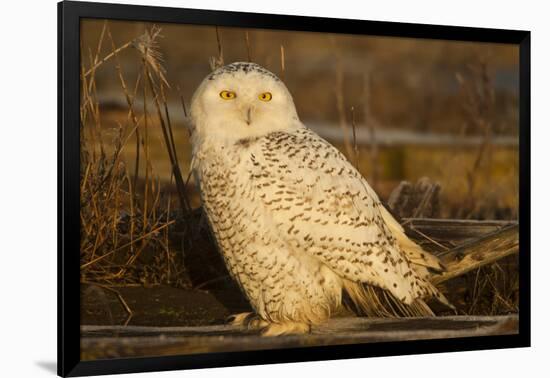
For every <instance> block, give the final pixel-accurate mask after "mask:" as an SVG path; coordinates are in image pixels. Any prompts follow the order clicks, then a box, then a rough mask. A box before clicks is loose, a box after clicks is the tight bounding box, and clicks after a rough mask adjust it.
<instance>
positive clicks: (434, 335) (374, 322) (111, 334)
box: [81, 315, 518, 359]
mask: <svg viewBox="0 0 550 378" xmlns="http://www.w3.org/2000/svg"><path fill="white" fill-rule="evenodd" d="M517 332H518V316H517V315H509V316H450V317H434V318H392V319H378V318H377V319H373V318H362V317H346V318H334V319H331V320H330V321H329V322H328V323H326V324H324V325H321V326H318V327H315V328H314V329H313V330H312V332H311V334H308V335H299V336H297V335H289V336H281V337H274V338H266V337H262V336H260V335H259V334H258V332H256V331H250V330H247V329H245V328H242V327H235V326H231V325H213V326H204V327H138V326H127V327H123V326H82V327H81V336H82V339H81V351H82V358H83V359H92V358H93V359H95V358H114V357H125V356H151V355H156V356H158V355H177V354H192V353H206V352H228V351H242V350H261V349H278V348H290V347H300V346H315V345H338V344H356V343H373V342H384V341H404V340H421V339H440V338H457V337H471V336H487V335H504V334H514V333H517Z"/></svg>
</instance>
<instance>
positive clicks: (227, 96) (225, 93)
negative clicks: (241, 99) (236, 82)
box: [220, 91, 237, 100]
mask: <svg viewBox="0 0 550 378" xmlns="http://www.w3.org/2000/svg"><path fill="white" fill-rule="evenodd" d="M220 97H221V98H223V99H224V100H233V99H235V98H236V97H237V94H236V93H235V92H232V91H221V92H220Z"/></svg>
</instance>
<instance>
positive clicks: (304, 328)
mask: <svg viewBox="0 0 550 378" xmlns="http://www.w3.org/2000/svg"><path fill="white" fill-rule="evenodd" d="M310 331H311V326H310V325H309V324H306V323H297V322H292V323H291V322H287V323H269V324H268V325H267V327H265V328H264V329H263V330H262V336H281V335H296V334H304V333H309V332H310Z"/></svg>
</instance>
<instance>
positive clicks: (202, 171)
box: [198, 144, 342, 323]
mask: <svg viewBox="0 0 550 378" xmlns="http://www.w3.org/2000/svg"><path fill="white" fill-rule="evenodd" d="M255 147H256V149H254V146H250V145H249V144H244V145H243V144H236V145H234V146H230V147H227V146H224V148H223V149H222V148H219V149H216V150H214V149H213V150H210V151H206V152H203V153H201V154H199V161H200V163H199V166H198V174H199V180H200V189H201V195H202V200H203V206H204V209H205V211H206V214H207V216H208V220H209V223H210V226H211V229H212V231H213V233H214V235H215V238H216V241H217V243H218V247H219V249H220V252H221V254H222V256H223V258H224V260H225V262H226V265H227V267H228V269H229V271H230V273H231V275H232V276H233V278H234V279H235V280H236V281H237V282H238V283H239V285H240V286H241V288H242V290H243V292H244V293H245V295H246V296H247V297H248V299H249V301H250V303H251V304H252V306H253V307H254V309H255V310H256V312H257V313H259V314H260V315H261V316H262V317H264V318H265V319H271V320H273V321H280V320H284V319H285V318H296V316H299V317H303V320H304V321H307V322H310V323H317V322H321V321H323V320H324V319H326V318H327V317H328V316H329V314H330V312H331V311H333V310H334V308H335V307H337V306H338V304H339V301H340V299H341V298H340V295H341V285H342V284H341V282H340V279H339V278H338V276H337V275H336V274H334V273H333V272H332V271H331V270H330V269H328V268H327V267H326V266H324V265H323V264H321V263H320V262H319V261H318V260H317V259H315V258H314V257H312V256H311V255H310V254H307V253H305V252H304V251H303V250H302V249H301V245H299V244H298V243H289V240H288V237H282V236H283V235H282V233H285V235H286V236H288V235H287V234H286V232H287V228H288V224H286V225H283V224H282V222H280V217H279V215H278V214H277V212H278V211H283V212H284V211H285V210H283V209H282V208H281V209H279V210H277V209H278V207H275V208H274V207H269V206H266V201H268V200H269V195H270V191H273V190H278V189H280V188H278V187H282V186H283V185H282V184H281V178H280V177H278V176H277V174H276V173H277V172H276V171H274V172H269V170H266V169H265V167H261V166H260V164H259V163H258V160H260V156H258V155H260V154H261V148H260V147H262V146H260V145H256V146H255ZM263 147H265V146H263ZM268 202H269V201H268Z"/></svg>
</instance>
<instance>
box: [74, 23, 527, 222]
mask: <svg viewBox="0 0 550 378" xmlns="http://www.w3.org/2000/svg"><path fill="white" fill-rule="evenodd" d="M156 26H158V27H159V28H160V29H161V30H160V34H159V35H158V36H157V38H155V50H156V51H157V52H158V53H160V54H161V56H162V61H161V64H162V66H163V67H164V68H165V73H164V76H165V79H166V82H167V83H168V84H169V87H168V86H167V87H166V89H165V90H166V104H167V108H168V111H169V115H170V120H171V123H172V130H173V135H174V144H175V147H176V151H177V158H178V161H179V165H180V168H181V172H182V175H183V177H184V179H186V178H187V175H188V171H189V161H190V144H189V139H188V131H187V128H186V125H185V112H184V108H183V106H182V102H183V105H184V106H185V107H188V106H189V102H190V100H191V97H192V95H193V92H194V90H195V89H196V88H197V86H198V85H199V84H200V82H201V81H202V79H203V78H204V77H205V76H206V75H207V74H208V73H209V72H211V69H212V68H211V66H212V60H213V58H214V63H221V62H222V61H223V62H224V63H226V64H227V63H231V62H234V61H253V62H256V63H259V64H260V65H262V66H264V67H266V68H267V69H269V70H271V71H272V72H274V73H275V74H277V75H279V76H280V77H281V78H282V79H283V81H284V82H285V84H286V85H287V87H288V88H289V90H290V92H291V94H292V95H293V97H294V101H295V103H296V106H297V110H298V114H299V116H300V118H301V120H302V122H304V123H305V124H306V125H307V126H308V127H310V128H312V129H313V130H315V131H316V132H318V133H319V134H320V135H321V136H323V137H324V138H325V139H327V140H329V141H330V142H331V143H333V144H334V145H335V146H337V147H338V148H339V149H340V150H341V151H342V152H343V153H344V154H346V155H347V156H348V158H350V160H352V161H354V162H355V164H356V165H357V166H358V168H359V170H360V171H361V173H362V174H363V175H364V176H365V177H366V178H367V179H368V180H369V182H370V183H371V185H372V186H373V187H374V188H375V190H376V191H377V192H378V193H379V195H380V196H381V198H382V199H383V200H385V201H387V200H388V198H389V196H390V193H391V192H392V190H394V189H395V188H396V187H397V186H398V185H399V183H400V182H401V181H403V180H406V181H409V182H410V183H411V184H412V185H413V186H414V185H415V183H418V180H421V179H422V180H426V181H428V182H429V183H430V185H435V186H436V187H437V190H438V197H439V198H438V206H437V209H436V212H435V213H434V214H431V215H432V216H437V217H443V218H471V219H506V220H510V219H516V218H517V212H518V177H519V174H518V162H519V157H518V132H519V130H518V127H519V126H518V125H519V122H518V110H519V109H518V89H519V83H518V81H519V77H518V74H519V70H518V66H519V56H518V48H517V47H516V46H514V45H505V44H487V43H470V42H454V41H438V40H426V39H408V38H394V37H391V38H389V37H376V36H363V35H361V36H359V35H342V34H327V33H313V32H292V31H273V30H260V29H246V30H245V29H241V28H226V27H220V28H216V27H212V26H192V25H177V24H157V25H156ZM152 27H153V25H152V24H147V23H141V22H121V21H109V30H110V33H111V36H112V41H111V39H110V38H107V37H106V36H105V33H106V31H105V23H104V21H103V20H83V21H82V22H81V47H82V62H83V66H85V67H88V68H90V67H94V64H93V63H94V59H95V60H96V64H97V60H98V59H99V61H101V59H102V58H104V57H105V56H108V55H109V52H110V51H112V50H113V49H114V48H120V47H124V45H125V44H127V43H128V42H131V41H135V39H136V38H139V36H141V35H144V33H146V32H147V30H150V29H151V28H152ZM102 34H103V37H102ZM102 39H103V41H102V46H99V48H100V49H101V50H104V52H102V53H101V54H99V55H97V56H96V53H97V51H98V41H100V40H102ZM132 47H135V46H134V45H132V44H131V45H130V46H129V47H128V48H123V49H121V50H120V51H119V52H118V53H117V54H116V59H115V57H113V56H112V53H111V57H110V58H109V59H107V60H106V61H105V62H100V63H102V64H100V65H99V66H98V67H97V69H96V70H95V72H94V74H95V82H94V96H95V99H96V100H97V106H98V117H99V125H100V127H101V129H102V132H103V133H104V134H105V135H106V137H105V138H103V142H104V144H105V148H106V149H109V148H110V146H109V141H110V140H112V141H114V140H115V139H116V138H117V135H118V134H119V128H120V126H121V125H124V124H126V123H128V122H130V120H129V118H130V116H129V113H128V104H127V99H126V98H125V93H124V90H123V88H122V86H121V81H120V79H119V76H120V72H122V73H123V75H124V80H125V83H126V86H127V90H128V91H129V92H132V91H134V96H133V97H134V99H133V101H134V107H135V113H136V116H138V117H139V113H140V112H141V113H143V110H144V102H143V98H144V97H143V96H144V95H145V96H147V95H148V94H147V93H144V90H143V89H142V88H139V86H140V83H139V80H140V77H141V73H142V71H143V64H142V59H141V55H140V54H139V53H138V52H137V51H136V48H132ZM98 57H99V58H98ZM116 62H118V67H117V63H116ZM136 81H137V82H136ZM136 83H137V84H136ZM150 101H152V100H150ZM151 104H152V102H151V103H150V104H149V107H150V112H151V113H152V115H151V117H150V120H149V128H148V148H149V152H148V154H149V157H150V159H149V161H150V164H151V165H152V166H153V167H154V175H155V177H158V179H159V181H158V182H159V185H162V187H163V188H164V189H165V190H167V191H168V192H171V193H175V188H174V185H173V181H172V180H171V172H172V171H171V165H170V160H169V156H168V153H167V152H166V151H167V149H166V143H165V140H164V138H163V135H162V130H161V128H160V127H159V124H158V118H155V115H154V113H155V111H154V108H153V106H152V105H151ZM145 106H147V102H146V104H145ZM354 129H355V130H354ZM354 131H355V132H354ZM354 134H355V138H354ZM133 138H134V139H135V135H130V136H129V139H128V145H129V146H131V145H133V144H135V141H134V139H133ZM111 144H114V142H112V143H111ZM121 158H122V160H123V161H124V163H125V166H126V168H127V170H128V171H129V172H135V164H136V149H135V148H124V149H123V150H122V152H121ZM138 164H142V165H144V164H147V163H146V162H145V160H144V159H143V158H142V159H141V160H139V161H138ZM144 170H145V166H143V167H142V166H140V169H139V171H144ZM192 180H193V179H192V178H190V185H187V186H186V191H187V192H188V193H187V194H188V196H189V199H190V202H191V205H192V206H193V207H197V206H198V205H199V200H198V197H197V194H196V191H195V188H194V185H193V184H192ZM422 180H421V183H422V182H424V181H422ZM138 181H139V180H138ZM138 185H139V182H138Z"/></svg>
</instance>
